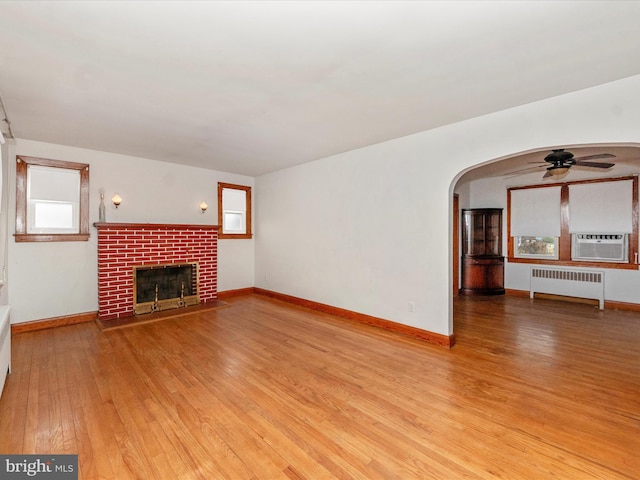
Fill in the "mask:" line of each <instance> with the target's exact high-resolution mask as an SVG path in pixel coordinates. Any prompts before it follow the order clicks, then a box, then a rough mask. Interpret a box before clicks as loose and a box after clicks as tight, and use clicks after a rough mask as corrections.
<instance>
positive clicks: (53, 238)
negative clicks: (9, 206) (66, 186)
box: [14, 155, 89, 242]
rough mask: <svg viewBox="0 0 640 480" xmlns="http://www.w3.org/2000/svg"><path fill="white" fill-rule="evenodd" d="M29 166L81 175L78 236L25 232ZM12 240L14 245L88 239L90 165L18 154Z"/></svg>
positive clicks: (72, 234) (74, 234)
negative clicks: (65, 170) (51, 168)
mask: <svg viewBox="0 0 640 480" xmlns="http://www.w3.org/2000/svg"><path fill="white" fill-rule="evenodd" d="M29 165H38V166H42V167H54V168H63V169H67V170H77V171H78V172H80V192H79V193H80V206H79V212H78V215H79V218H78V220H79V225H78V233H27V201H28V199H27V170H28V167H29ZM14 237H15V240H16V242H77V241H87V240H89V165H88V164H86V163H76V162H67V161H64V160H51V159H49V158H39V157H27V156H24V155H17V156H16V232H15V234H14Z"/></svg>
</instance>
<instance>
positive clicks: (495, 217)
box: [460, 208, 504, 295]
mask: <svg viewBox="0 0 640 480" xmlns="http://www.w3.org/2000/svg"><path fill="white" fill-rule="evenodd" d="M460 294H462V295H503V294H504V257H503V256H502V209H501V208H472V209H465V210H462V288H461V289H460Z"/></svg>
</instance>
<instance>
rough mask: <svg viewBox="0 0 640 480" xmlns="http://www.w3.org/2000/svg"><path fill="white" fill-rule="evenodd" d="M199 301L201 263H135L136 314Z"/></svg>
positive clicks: (134, 299)
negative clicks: (199, 266)
mask: <svg viewBox="0 0 640 480" xmlns="http://www.w3.org/2000/svg"><path fill="white" fill-rule="evenodd" d="M199 303H200V297H199V293H198V264H197V263H185V264H170V265H143V266H136V267H133V311H134V312H135V314H136V315H139V314H144V313H152V312H159V311H161V310H168V309H171V308H181V307H186V306H189V305H197V304H199Z"/></svg>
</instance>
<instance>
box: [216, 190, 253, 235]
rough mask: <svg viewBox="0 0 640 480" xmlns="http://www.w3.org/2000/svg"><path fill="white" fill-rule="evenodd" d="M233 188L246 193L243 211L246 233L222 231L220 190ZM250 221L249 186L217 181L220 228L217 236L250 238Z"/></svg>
mask: <svg viewBox="0 0 640 480" xmlns="http://www.w3.org/2000/svg"><path fill="white" fill-rule="evenodd" d="M225 188H228V189H233V190H241V191H243V192H245V195H246V203H245V205H246V212H245V223H246V230H245V232H246V233H224V227H223V223H222V220H223V218H222V215H223V208H222V207H223V205H222V191H223V190H224V189H225ZM251 223H252V215H251V187H248V186H246V185H235V184H233V183H222V182H218V225H219V226H220V229H219V230H218V238H222V239H236V240H239V239H247V238H252V237H253V234H252V233H251Z"/></svg>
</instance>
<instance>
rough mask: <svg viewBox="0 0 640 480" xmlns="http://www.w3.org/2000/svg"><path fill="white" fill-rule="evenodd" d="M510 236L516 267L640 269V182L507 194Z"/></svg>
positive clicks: (611, 181)
mask: <svg viewBox="0 0 640 480" xmlns="http://www.w3.org/2000/svg"><path fill="white" fill-rule="evenodd" d="M507 235H508V240H509V241H508V253H507V255H508V260H509V262H512V263H531V264H552V265H566V266H592V267H606V268H617V269H638V177H637V176H628V177H620V178H607V179H599V180H584V181H576V182H567V183H555V184H550V185H532V186H527V187H513V188H508V189H507ZM587 243H590V244H591V246H590V245H587ZM616 244H617V245H616ZM591 247H593V248H597V249H599V250H598V252H599V251H602V252H604V253H603V254H602V255H600V254H599V253H598V252H594V253H590V252H589V251H588V249H589V248H591ZM585 252H587V253H586V254H585ZM614 257H616V258H614Z"/></svg>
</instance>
